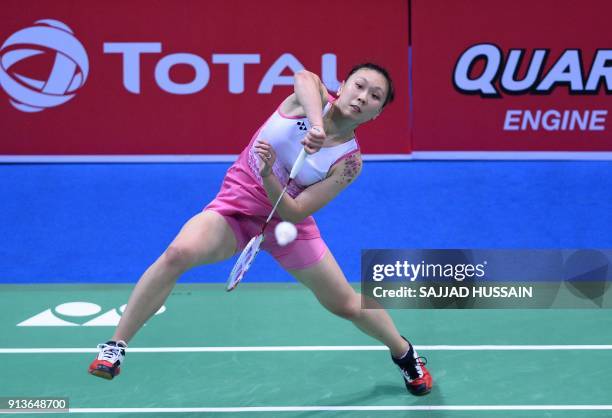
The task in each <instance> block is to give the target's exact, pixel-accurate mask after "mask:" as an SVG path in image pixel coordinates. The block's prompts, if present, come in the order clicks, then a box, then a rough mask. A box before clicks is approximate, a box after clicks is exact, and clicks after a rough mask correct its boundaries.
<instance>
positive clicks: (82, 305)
mask: <svg viewBox="0 0 612 418" xmlns="http://www.w3.org/2000/svg"><path fill="white" fill-rule="evenodd" d="M125 307H126V305H122V306H120V307H119V309H116V308H113V309H110V310H108V311H106V312H104V313H103V314H101V315H98V314H99V313H100V312H101V311H102V307H101V306H100V305H97V304H95V303H91V302H68V303H62V304H61V305H57V306H56V307H55V308H49V309H47V310H44V311H42V312H41V313H39V314H36V315H34V316H33V317H31V318H28V319H26V320H25V321H23V322H20V323H18V324H17V326H18V327H79V326H83V327H114V326H117V324H118V323H119V319H121V314H123V312H124V311H125ZM165 311H166V307H165V306H162V307H161V308H159V310H158V311H157V312H156V313H155V315H160V314H162V313H164V312H165ZM94 315H95V316H94ZM91 317H93V318H91ZM83 321H85V322H83Z"/></svg>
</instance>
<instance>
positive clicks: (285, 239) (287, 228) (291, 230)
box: [274, 221, 297, 247]
mask: <svg viewBox="0 0 612 418" xmlns="http://www.w3.org/2000/svg"><path fill="white" fill-rule="evenodd" d="M274 236H275V237H276V242H278V245H280V246H281V247H284V246H285V245H287V244H289V243H290V242H292V241H293V240H294V239H295V238H296V237H297V228H296V227H295V225H293V224H292V223H291V222H286V221H283V222H279V224H278V225H276V228H274Z"/></svg>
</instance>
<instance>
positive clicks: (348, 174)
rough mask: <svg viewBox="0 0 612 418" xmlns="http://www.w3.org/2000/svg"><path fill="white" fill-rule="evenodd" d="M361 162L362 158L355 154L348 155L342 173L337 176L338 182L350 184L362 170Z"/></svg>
mask: <svg viewBox="0 0 612 418" xmlns="http://www.w3.org/2000/svg"><path fill="white" fill-rule="evenodd" d="M361 164H362V162H361V158H359V157H358V156H357V155H355V154H353V155H350V156H348V157H346V160H344V167H343V169H342V173H340V176H339V177H338V178H336V184H342V185H344V184H349V183H351V182H352V181H353V180H355V179H356V178H357V176H358V175H359V173H360V172H361Z"/></svg>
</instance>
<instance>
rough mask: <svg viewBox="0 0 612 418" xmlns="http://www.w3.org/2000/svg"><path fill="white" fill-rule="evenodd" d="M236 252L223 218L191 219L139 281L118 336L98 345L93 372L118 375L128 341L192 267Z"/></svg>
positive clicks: (204, 214) (204, 216)
mask: <svg viewBox="0 0 612 418" xmlns="http://www.w3.org/2000/svg"><path fill="white" fill-rule="evenodd" d="M235 251H236V237H235V236H234V233H233V231H232V229H231V227H230V226H229V225H228V223H227V221H226V220H225V219H224V218H223V216H221V215H219V214H218V213H216V212H213V211H204V212H201V213H199V214H197V215H195V216H194V217H193V218H191V219H190V220H189V221H188V222H187V223H186V224H185V225H184V226H183V228H182V229H181V231H180V232H179V234H178V235H177V236H176V238H175V239H174V240H173V241H172V243H171V244H170V245H169V246H168V248H167V249H166V251H164V253H163V254H162V255H161V256H160V257H159V258H158V259H157V260H156V261H155V262H154V263H153V264H152V265H151V266H150V267H149V268H148V269H147V270H146V271H145V272H144V274H143V275H142V276H141V277H140V280H138V283H137V284H136V287H135V288H134V290H133V291H132V294H131V295H130V298H129V300H128V304H127V307H126V308H125V312H124V313H123V315H122V316H121V320H120V321H119V325H118V326H117V328H116V329H115V333H114V334H113V336H112V338H111V340H110V341H109V342H107V343H106V344H100V345H99V346H98V348H99V349H100V353H99V355H98V357H97V359H96V360H94V362H93V363H92V364H91V365H90V366H89V372H90V373H91V374H93V375H96V376H99V377H103V378H105V379H112V378H113V377H114V376H116V375H118V374H119V371H120V369H119V365H120V364H121V361H122V360H123V356H124V355H125V347H126V346H127V344H126V342H128V341H130V340H131V339H132V337H133V336H134V334H136V332H137V331H138V330H139V329H140V328H141V327H142V326H143V324H144V323H145V322H146V321H147V320H148V319H149V318H150V317H151V316H152V315H153V314H155V312H157V310H158V309H159V308H160V307H161V306H162V305H163V304H164V302H165V300H166V298H167V297H168V295H169V294H170V291H171V290H172V288H173V287H174V285H175V283H176V281H177V279H178V278H179V277H180V276H181V275H182V274H183V273H184V272H185V271H187V270H188V269H190V268H192V267H195V266H197V265H201V264H210V263H214V262H217V261H221V260H225V259H227V258H229V257H231V256H232V255H233V254H234V252H235Z"/></svg>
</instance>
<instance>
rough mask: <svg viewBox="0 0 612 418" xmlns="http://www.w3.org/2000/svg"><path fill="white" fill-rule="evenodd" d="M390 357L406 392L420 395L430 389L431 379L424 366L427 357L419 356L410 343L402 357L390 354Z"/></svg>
mask: <svg viewBox="0 0 612 418" xmlns="http://www.w3.org/2000/svg"><path fill="white" fill-rule="evenodd" d="M402 338H403V337H402ZM404 339H405V338H404ZM406 341H408V340H406ZM408 344H410V343H408ZM391 359H392V360H393V362H394V363H395V364H396V365H397V366H398V367H399V369H400V371H401V373H402V376H403V378H404V383H405V384H406V389H408V392H410V393H412V394H413V395H416V396H421V395H426V394H428V393H429V392H430V391H431V388H432V386H433V379H432V377H431V374H429V370H427V368H425V365H426V364H427V359H426V358H425V357H420V356H419V355H418V354H417V352H416V350H415V349H414V347H412V344H410V348H409V349H408V352H407V353H406V355H405V356H404V357H402V358H401V359H396V358H393V356H391Z"/></svg>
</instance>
